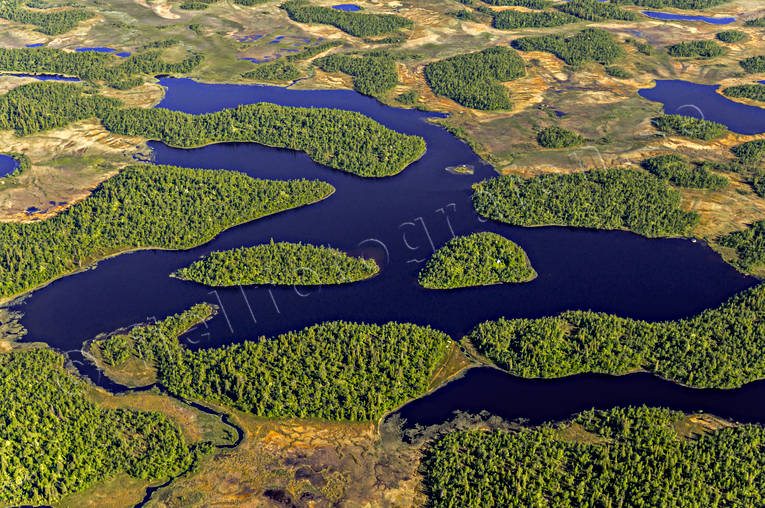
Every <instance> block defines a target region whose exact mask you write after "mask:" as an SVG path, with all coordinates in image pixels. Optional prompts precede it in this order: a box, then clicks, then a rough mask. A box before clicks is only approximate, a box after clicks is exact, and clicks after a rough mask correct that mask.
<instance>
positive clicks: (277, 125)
mask: <svg viewBox="0 0 765 508" xmlns="http://www.w3.org/2000/svg"><path fill="white" fill-rule="evenodd" d="M103 122H104V126H105V127H106V128H107V129H109V130H110V131H112V132H114V133H116V134H122V135H126V136H141V137H145V138H149V139H155V140H158V141H162V142H163V143H167V144H169V145H173V146H178V147H183V148H191V147H195V146H202V145H207V144H210V143H220V142H227V141H246V142H253V143H260V144H263V145H268V146H277V147H280V148H289V149H292V150H300V151H304V152H306V153H307V154H308V156H309V157H311V159H313V160H314V161H316V162H318V163H320V164H324V165H326V166H329V167H331V168H334V169H339V170H341V171H347V172H349V173H353V174H356V175H359V176H369V177H381V176H390V175H394V174H396V173H399V172H401V171H403V170H404V168H406V167H407V166H408V165H409V164H411V163H412V162H414V161H416V160H417V159H419V158H420V157H421V156H422V155H423V154H424V153H425V141H424V140H423V139H422V138H420V137H419V136H408V135H406V134H401V133H399V132H396V131H394V130H391V129H388V128H387V127H385V126H383V125H381V124H379V123H377V122H375V121H374V120H372V119H371V118H368V117H366V116H364V115H362V114H360V113H356V112H353V111H343V110H339V109H327V108H294V107H288V106H278V105H276V104H269V103H265V102H263V103H258V104H248V105H245V106H238V107H237V108H235V109H224V110H222V111H218V112H216V113H207V114H203V115H190V114H187V113H182V112H180V111H170V110H167V109H158V108H153V109H143V108H133V109H120V110H114V111H111V112H110V113H109V114H108V115H107V116H106V117H105V118H104V119H103ZM360 139H363V140H364V143H359V142H358V140H360Z"/></svg>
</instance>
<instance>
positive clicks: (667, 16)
mask: <svg viewBox="0 0 765 508" xmlns="http://www.w3.org/2000/svg"><path fill="white" fill-rule="evenodd" d="M643 14H645V15H646V16H648V17H650V18H656V19H663V20H667V21H703V22H704V23H711V24H713V25H727V24H730V23H734V22H735V21H736V18H732V17H710V16H696V15H688V14H672V13H669V12H652V11H643Z"/></svg>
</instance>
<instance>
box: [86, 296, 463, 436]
mask: <svg viewBox="0 0 765 508" xmlns="http://www.w3.org/2000/svg"><path fill="white" fill-rule="evenodd" d="M204 307H206V306H205V305H202V306H197V307H195V308H193V309H192V310H191V311H188V312H192V313H193V316H192V317H191V318H188V317H185V316H184V315H181V316H174V317H171V318H169V319H168V321H169V322H170V323H171V324H172V323H175V322H177V321H182V322H185V323H189V322H194V321H195V320H198V317H199V316H204V315H205V314H206V313H207V312H208V311H206V310H205V309H204ZM207 307H209V306H207ZM165 323H166V322H162V323H159V324H157V325H149V326H146V327H141V328H134V329H133V330H131V331H130V332H129V336H128V339H127V340H126V339H124V338H123V339H120V343H121V344H123V345H117V346H116V347H115V348H113V349H118V350H119V349H125V348H130V349H129V350H128V352H127V353H125V354H122V353H116V354H113V356H115V357H117V358H119V359H122V358H128V357H130V355H135V354H136V353H138V354H140V355H141V357H143V358H144V359H146V360H147V361H150V362H152V364H153V365H155V366H156V368H157V376H158V379H159V381H160V382H161V383H162V385H163V386H165V387H166V388H167V390H169V391H170V392H171V393H173V394H175V395H178V396H181V397H184V398H191V399H198V400H206V401H209V402H214V403H218V404H223V405H225V406H228V407H231V408H235V409H238V410H241V411H246V412H249V413H252V414H255V415H258V416H264V417H273V418H324V419H327V420H350V421H375V420H377V419H379V418H380V417H381V416H382V415H383V414H385V413H386V412H388V411H390V410H391V409H393V408H395V407H397V406H399V405H401V404H402V403H404V402H406V401H407V400H409V399H411V398H413V397H417V396H419V395H422V394H423V393H425V391H426V390H427V388H428V384H429V382H430V379H431V377H432V376H433V374H434V373H435V371H436V369H437V368H438V367H439V366H440V365H441V364H442V363H443V362H444V361H445V359H446V356H447V350H448V347H449V343H450V339H449V338H448V337H447V336H446V335H445V334H443V333H441V332H439V331H436V330H433V329H431V328H430V327H421V326H416V325H412V324H400V323H387V324H384V325H372V324H363V323H348V322H344V321H333V322H327V323H322V324H318V325H314V326H311V327H308V328H305V329H303V330H300V331H297V332H288V333H285V334H282V335H279V336H278V337H273V338H265V337H261V338H260V339H259V340H257V341H245V342H242V343H240V344H233V345H230V346H224V347H220V348H215V349H202V350H197V351H190V350H188V349H186V348H185V347H182V346H181V345H180V344H179V343H178V340H177V338H176V337H177V335H178V334H179V333H180V331H183V328H184V327H181V326H177V325H172V326H166V324H165ZM179 330H180V331H179ZM125 344H126V345H127V346H125ZM98 347H99V348H101V347H103V345H99V346H98ZM106 347H109V346H106ZM123 361H124V360H123ZM118 366H119V363H118V364H117V367H118Z"/></svg>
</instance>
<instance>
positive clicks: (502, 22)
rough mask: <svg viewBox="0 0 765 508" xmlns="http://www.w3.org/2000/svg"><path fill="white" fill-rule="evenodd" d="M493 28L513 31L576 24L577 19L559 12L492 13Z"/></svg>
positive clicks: (511, 11)
mask: <svg viewBox="0 0 765 508" xmlns="http://www.w3.org/2000/svg"><path fill="white" fill-rule="evenodd" d="M492 16H494V22H493V25H494V28H499V29H500V30H515V29H516V28H541V27H551V26H562V25H567V24H569V23H576V22H577V21H579V19H578V18H575V17H574V16H571V15H569V14H565V13H563V12H559V11H514V10H505V11H499V12H494V13H492Z"/></svg>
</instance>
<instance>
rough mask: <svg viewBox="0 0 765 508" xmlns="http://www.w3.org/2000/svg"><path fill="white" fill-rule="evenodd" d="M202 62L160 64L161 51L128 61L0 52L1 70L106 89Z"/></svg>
mask: <svg viewBox="0 0 765 508" xmlns="http://www.w3.org/2000/svg"><path fill="white" fill-rule="evenodd" d="M202 60H203V57H202V55H192V56H190V57H188V58H186V59H185V60H182V61H180V62H177V63H167V62H165V61H164V60H162V51H161V50H150V51H145V52H143V53H139V54H136V55H132V56H130V57H128V58H120V57H118V56H114V55H113V54H110V53H98V52H94V51H82V52H76V51H64V50H62V49H51V48H24V49H7V48H0V70H2V71H9V72H29V73H34V74H61V75H65V76H74V77H78V78H80V79H83V80H87V81H103V82H105V83H107V84H109V85H111V84H113V83H121V82H124V81H125V80H126V79H127V78H130V77H133V76H136V75H139V74H141V75H151V76H153V75H156V74H186V73H188V72H191V71H192V70H193V69H195V68H196V67H197V66H198V65H199V64H200V63H201V62H202Z"/></svg>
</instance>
